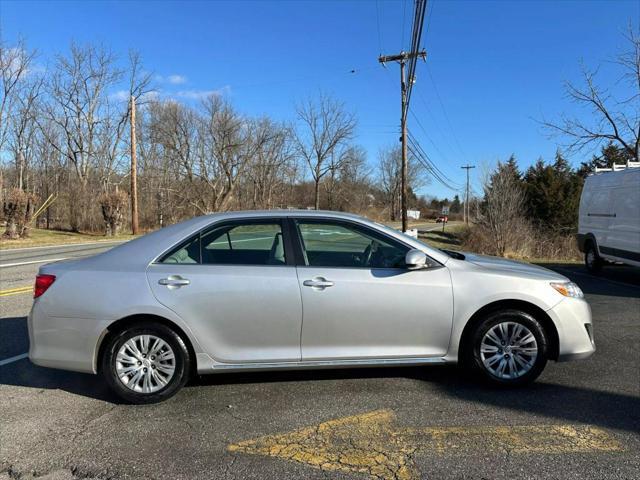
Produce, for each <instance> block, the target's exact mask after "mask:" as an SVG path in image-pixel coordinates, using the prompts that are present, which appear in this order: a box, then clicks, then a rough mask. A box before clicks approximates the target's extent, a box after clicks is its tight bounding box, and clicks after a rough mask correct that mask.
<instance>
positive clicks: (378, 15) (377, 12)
mask: <svg viewBox="0 0 640 480" xmlns="http://www.w3.org/2000/svg"><path fill="white" fill-rule="evenodd" d="M376 23H377V26H378V48H379V49H380V52H382V32H381V30H380V5H379V0H376Z"/></svg>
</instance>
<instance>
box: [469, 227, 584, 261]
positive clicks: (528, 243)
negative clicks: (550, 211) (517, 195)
mask: <svg viewBox="0 0 640 480" xmlns="http://www.w3.org/2000/svg"><path fill="white" fill-rule="evenodd" d="M460 240H461V244H462V248H463V249H464V250H468V251H471V252H476V253H481V254H486V255H497V253H498V252H497V251H496V247H495V242H494V241H493V239H492V237H491V235H490V234H489V231H488V230H487V229H486V228H484V227H483V226H481V225H475V226H473V227H472V228H469V229H467V230H463V231H461V232H460ZM581 255H582V254H581V253H580V251H579V250H578V246H577V244H576V240H575V236H574V235H571V234H560V233H554V232H545V231H541V230H539V229H536V228H534V227H533V226H532V225H530V224H528V223H526V222H522V223H521V224H520V225H519V226H518V228H516V229H514V230H513V231H511V233H510V235H509V238H508V240H507V245H506V249H505V253H504V257H505V258H511V259H516V260H526V261H538V260H553V261H578V260H580V259H581Z"/></svg>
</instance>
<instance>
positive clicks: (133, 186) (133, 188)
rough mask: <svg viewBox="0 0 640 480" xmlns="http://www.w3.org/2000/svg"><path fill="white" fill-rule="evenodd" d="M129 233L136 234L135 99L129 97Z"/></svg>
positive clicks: (136, 162) (136, 164)
mask: <svg viewBox="0 0 640 480" xmlns="http://www.w3.org/2000/svg"><path fill="white" fill-rule="evenodd" d="M130 123H131V233H133V234H134V235H137V234H138V161H137V158H136V98H135V97H134V96H133V95H131V119H130Z"/></svg>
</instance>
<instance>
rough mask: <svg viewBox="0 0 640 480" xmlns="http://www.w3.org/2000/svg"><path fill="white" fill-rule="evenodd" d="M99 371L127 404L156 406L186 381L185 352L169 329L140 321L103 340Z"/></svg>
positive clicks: (186, 353)
mask: <svg viewBox="0 0 640 480" xmlns="http://www.w3.org/2000/svg"><path fill="white" fill-rule="evenodd" d="M103 351H104V354H103V356H102V364H101V371H102V374H103V375H104V377H105V380H106V381H107V383H108V384H109V386H110V387H111V389H112V390H113V391H114V392H115V393H116V394H117V395H118V396H119V397H120V398H122V399H123V400H125V401H127V402H130V403H138V404H142V403H156V402H160V401H163V400H166V399H167V398H169V397H171V396H173V395H174V394H175V393H176V392H177V391H178V390H179V389H180V388H181V387H182V386H184V384H185V383H186V382H187V380H188V376H189V371H190V358H189V350H188V349H187V346H186V345H185V343H184V341H183V340H182V338H181V337H180V336H179V335H178V334H177V333H176V332H174V331H173V330H172V329H170V328H169V327H167V326H165V325H162V324H159V323H153V322H143V323H138V324H135V325H133V326H131V327H128V328H126V329H124V330H122V331H120V332H118V333H117V334H115V335H112V336H110V337H109V338H108V339H107V344H106V345H105V348H104V350H103Z"/></svg>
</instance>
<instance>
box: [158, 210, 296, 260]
mask: <svg viewBox="0 0 640 480" xmlns="http://www.w3.org/2000/svg"><path fill="white" fill-rule="evenodd" d="M260 224H263V225H264V224H273V225H280V230H281V232H282V238H283V247H284V258H285V264H284V265H265V264H260V263H258V264H243V265H239V264H235V263H218V264H204V263H202V235H203V234H206V233H207V232H208V231H210V230H212V229H214V228H220V227H225V226H230V227H231V228H233V227H234V226H238V225H260ZM226 235H227V240H228V242H229V248H230V249H232V248H233V247H232V246H231V239H230V237H229V232H228V231H227V232H226ZM196 238H197V239H198V245H199V248H198V255H199V257H200V258H199V259H198V262H197V263H163V262H164V260H165V259H166V258H167V257H170V256H171V255H173V254H174V253H175V252H177V251H179V250H180V249H181V248H183V247H184V246H185V245H188V244H189V243H191V242H192V241H193V240H195V239H196ZM294 250H295V249H294V248H293V241H292V233H291V228H290V224H289V220H288V218H287V217H272V218H268V217H251V218H237V219H230V220H219V221H217V222H213V223H210V224H208V225H206V226H204V227H202V228H201V229H200V230H198V231H197V232H194V233H192V234H191V235H189V237H187V238H186V239H185V240H182V241H181V242H179V243H176V244H174V245H173V246H171V247H170V248H168V249H166V250H165V251H164V252H163V253H161V254H160V255H158V256H157V257H156V259H155V260H154V261H153V262H151V263H152V264H162V265H180V266H185V265H200V266H205V265H208V266H215V265H220V266H246V267H290V266H295V265H296V262H295V258H294Z"/></svg>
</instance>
